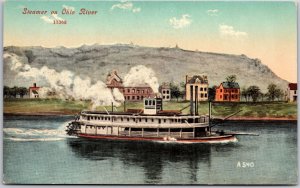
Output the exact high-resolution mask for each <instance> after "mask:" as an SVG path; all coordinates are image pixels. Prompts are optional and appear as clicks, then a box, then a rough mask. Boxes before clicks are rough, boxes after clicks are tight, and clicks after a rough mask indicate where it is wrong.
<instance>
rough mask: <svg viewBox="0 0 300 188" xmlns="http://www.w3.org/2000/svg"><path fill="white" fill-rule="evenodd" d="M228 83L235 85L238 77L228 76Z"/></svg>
mask: <svg viewBox="0 0 300 188" xmlns="http://www.w3.org/2000/svg"><path fill="white" fill-rule="evenodd" d="M226 81H227V82H229V83H234V82H235V81H236V75H229V76H227V77H226Z"/></svg>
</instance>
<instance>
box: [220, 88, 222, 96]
mask: <svg viewBox="0 0 300 188" xmlns="http://www.w3.org/2000/svg"><path fill="white" fill-rule="evenodd" d="M220 92H222V89H220ZM221 98H222V97H221Z"/></svg>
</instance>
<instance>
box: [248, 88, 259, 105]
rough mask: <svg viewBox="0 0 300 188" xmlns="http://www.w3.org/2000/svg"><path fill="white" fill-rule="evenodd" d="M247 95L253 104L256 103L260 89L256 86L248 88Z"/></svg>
mask: <svg viewBox="0 0 300 188" xmlns="http://www.w3.org/2000/svg"><path fill="white" fill-rule="evenodd" d="M247 90H248V93H249V95H250V97H251V98H252V100H253V102H256V101H257V99H258V97H259V96H260V95H261V92H260V89H259V87H258V86H255V85H254V86H249V87H248V89H247Z"/></svg>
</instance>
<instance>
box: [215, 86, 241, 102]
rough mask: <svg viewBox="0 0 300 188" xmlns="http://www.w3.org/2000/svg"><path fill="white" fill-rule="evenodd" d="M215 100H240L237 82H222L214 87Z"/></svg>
mask: <svg viewBox="0 0 300 188" xmlns="http://www.w3.org/2000/svg"><path fill="white" fill-rule="evenodd" d="M215 101H228V102H239V101H240V86H239V84H238V83H236V82H233V83H230V82H222V83H221V84H220V86H219V87H217V89H216V95H215Z"/></svg>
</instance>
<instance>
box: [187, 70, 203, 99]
mask: <svg viewBox="0 0 300 188" xmlns="http://www.w3.org/2000/svg"><path fill="white" fill-rule="evenodd" d="M191 89H192V90H193V91H192V90H191ZM196 90H197V91H196ZM191 92H192V93H193V97H194V99H195V94H196V93H197V94H198V101H207V100H208V80H207V76H205V75H194V76H188V75H186V80H185V100H188V101H189V100H190V99H191Z"/></svg>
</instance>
